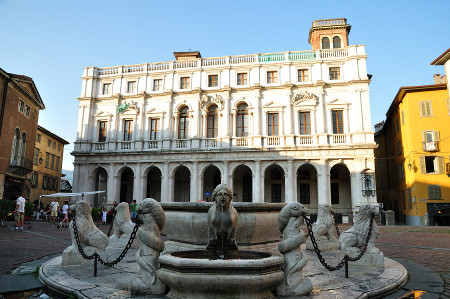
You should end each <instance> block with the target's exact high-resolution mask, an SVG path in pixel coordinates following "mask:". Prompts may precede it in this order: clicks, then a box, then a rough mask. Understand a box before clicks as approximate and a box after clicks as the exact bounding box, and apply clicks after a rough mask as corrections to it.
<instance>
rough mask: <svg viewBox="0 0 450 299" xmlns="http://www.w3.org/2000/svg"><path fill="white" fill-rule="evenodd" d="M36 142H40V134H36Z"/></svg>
mask: <svg viewBox="0 0 450 299" xmlns="http://www.w3.org/2000/svg"><path fill="white" fill-rule="evenodd" d="M36 142H37V143H41V134H37V135H36Z"/></svg>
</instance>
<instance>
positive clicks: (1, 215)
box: [0, 199, 15, 221]
mask: <svg viewBox="0 0 450 299" xmlns="http://www.w3.org/2000/svg"><path fill="white" fill-rule="evenodd" d="M14 206H15V202H14V201H11V200H7V199H1V200H0V219H1V221H3V220H5V219H6V217H7V216H8V214H9V213H11V212H12V211H14Z"/></svg>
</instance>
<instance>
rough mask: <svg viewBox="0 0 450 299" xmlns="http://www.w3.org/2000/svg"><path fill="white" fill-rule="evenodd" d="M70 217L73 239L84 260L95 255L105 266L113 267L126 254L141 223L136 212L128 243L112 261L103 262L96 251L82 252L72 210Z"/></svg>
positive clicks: (90, 258)
mask: <svg viewBox="0 0 450 299" xmlns="http://www.w3.org/2000/svg"><path fill="white" fill-rule="evenodd" d="M71 217H72V218H73V220H72V225H73V232H74V235H75V241H76V242H77V247H78V251H79V252H80V254H81V256H82V257H83V258H84V259H86V260H92V259H94V258H95V257H97V259H98V261H99V262H100V263H101V264H103V265H105V266H107V267H113V266H115V265H117V264H118V263H119V262H120V261H121V260H122V259H123V258H124V257H125V255H126V254H127V252H128V250H129V249H130V248H131V245H132V244H133V241H134V239H135V238H136V234H137V231H138V229H139V226H140V225H141V221H140V220H139V214H137V215H136V224H135V226H134V228H133V231H132V232H131V236H130V239H129V240H128V243H127V245H126V246H125V249H124V250H123V251H122V253H121V254H120V256H119V257H118V258H117V259H115V260H114V261H112V262H105V261H104V260H103V259H102V258H101V257H100V255H99V254H98V253H97V252H94V254H93V255H90V256H89V255H87V254H86V252H84V249H83V247H82V246H81V242H80V237H79V235H78V228H77V222H76V219H75V212H72V215H71Z"/></svg>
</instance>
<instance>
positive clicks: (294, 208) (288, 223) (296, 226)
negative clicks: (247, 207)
mask: <svg viewBox="0 0 450 299" xmlns="http://www.w3.org/2000/svg"><path fill="white" fill-rule="evenodd" d="M307 212H308V211H307V209H306V208H305V207H304V206H303V205H302V204H301V203H298V202H292V203H290V204H288V205H286V206H285V207H284V208H283V209H282V210H281V211H280V214H279V215H278V229H279V230H280V232H282V233H283V241H282V242H280V244H278V250H279V251H280V253H281V254H283V255H284V263H283V266H282V270H283V272H284V278H283V280H282V281H281V282H280V283H279V284H278V285H277V287H276V289H277V294H278V295H279V296H300V295H305V294H308V293H309V292H311V290H312V284H311V281H310V280H309V279H308V278H303V277H302V274H303V268H304V267H305V266H306V264H307V263H308V258H307V256H306V254H305V253H304V252H303V251H302V250H301V249H300V245H302V244H303V243H305V240H306V237H305V233H304V232H303V231H302V230H301V229H300V224H301V222H302V221H303V215H304V214H305V213H307Z"/></svg>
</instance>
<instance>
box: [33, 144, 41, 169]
mask: <svg viewBox="0 0 450 299" xmlns="http://www.w3.org/2000/svg"><path fill="white" fill-rule="evenodd" d="M39 152H40V149H38V148H37V147H35V148H34V160H33V163H34V165H38V163H39Z"/></svg>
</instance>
